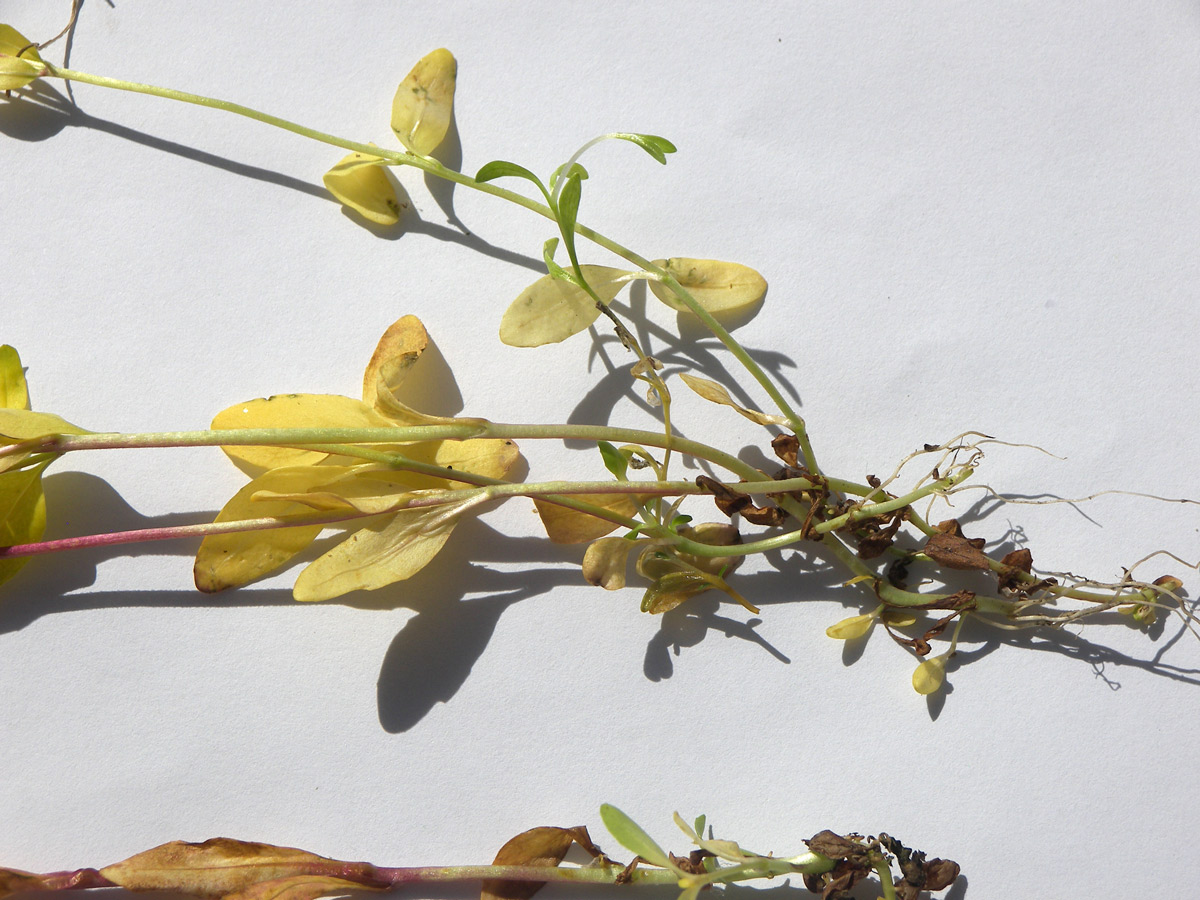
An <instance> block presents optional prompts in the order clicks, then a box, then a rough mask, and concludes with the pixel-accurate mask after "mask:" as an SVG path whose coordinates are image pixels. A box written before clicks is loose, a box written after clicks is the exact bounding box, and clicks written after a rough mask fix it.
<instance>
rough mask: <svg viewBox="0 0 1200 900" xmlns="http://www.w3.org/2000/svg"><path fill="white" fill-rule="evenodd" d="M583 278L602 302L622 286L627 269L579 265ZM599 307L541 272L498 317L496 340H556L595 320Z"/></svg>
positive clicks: (528, 343)
mask: <svg viewBox="0 0 1200 900" xmlns="http://www.w3.org/2000/svg"><path fill="white" fill-rule="evenodd" d="M580 270H581V271H582V272H583V277H584V280H586V281H587V283H588V284H590V285H591V286H592V290H594V291H595V292H596V295H597V296H598V297H599V298H600V299H601V300H602V301H604V302H605V303H609V302H611V301H612V299H613V298H614V297H616V296H617V294H619V293H620V292H621V288H623V287H624V286H625V281H624V280H623V279H624V277H625V276H626V275H628V274H629V273H628V272H625V271H622V270H621V269H612V268H609V267H608V266H580ZM599 315H600V310H598V309H597V308H596V302H595V301H594V300H593V299H592V298H591V297H589V296H588V294H587V292H586V291H584V290H583V289H582V288H579V287H576V286H575V285H573V284H571V283H570V282H568V281H563V280H562V279H561V278H552V277H551V276H549V275H543V276H542V277H541V278H539V279H538V280H537V281H535V282H534V283H533V284H531V285H530V286H529V287H527V288H525V290H523V291H522V292H521V294H520V296H518V297H517V299H516V300H514V301H513V302H512V304H511V305H510V306H509V307H508V309H507V310H506V311H505V313H504V318H503V319H501V321H500V340H501V341H503V342H504V343H506V344H508V345H509V346H510V347H540V346H541V345H542V344H557V343H558V342H559V341H563V340H566V339H567V338H569V337H570V336H571V335H573V334H578V333H579V332H581V331H583V330H584V329H585V328H587V327H588V326H589V325H591V324H592V323H593V322H595V321H596V317H597V316H599Z"/></svg>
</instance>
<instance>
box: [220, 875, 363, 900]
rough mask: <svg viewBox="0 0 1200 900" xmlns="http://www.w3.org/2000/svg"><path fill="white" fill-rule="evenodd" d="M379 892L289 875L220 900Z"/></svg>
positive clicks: (311, 899)
mask: <svg viewBox="0 0 1200 900" xmlns="http://www.w3.org/2000/svg"><path fill="white" fill-rule="evenodd" d="M380 890H383V888H380V887H376V886H374V885H367V884H362V883H361V882H357V881H347V880H346V879H345V878H334V877H333V876H331V875H292V876H289V877H286V878H272V879H270V880H269V881H260V882H258V883H257V884H252V885H250V886H249V887H247V888H245V889H244V890H240V891H235V892H233V893H232V894H226V895H225V896H224V897H223V898H222V900H317V898H319V897H334V896H338V895H341V894H349V893H357V892H358V891H380Z"/></svg>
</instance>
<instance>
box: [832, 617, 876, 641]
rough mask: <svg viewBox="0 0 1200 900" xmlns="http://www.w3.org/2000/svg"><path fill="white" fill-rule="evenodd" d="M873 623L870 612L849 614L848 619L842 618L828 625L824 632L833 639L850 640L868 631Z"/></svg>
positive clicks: (873, 618) (873, 619)
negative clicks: (856, 614) (857, 614)
mask: <svg viewBox="0 0 1200 900" xmlns="http://www.w3.org/2000/svg"><path fill="white" fill-rule="evenodd" d="M873 624H875V617H874V616H873V615H871V614H870V613H867V614H865V615H861V616H851V617H850V618H848V619H842V620H841V621H840V622H835V623H834V624H832V625H830V626H829V627H828V628H826V629H825V634H827V635H828V636H829V637H831V638H833V639H834V640H835V641H852V640H854V639H855V638H860V637H862V636H863V635H864V634H866V633H867V632H868V631H870V630H871V626H872V625H873Z"/></svg>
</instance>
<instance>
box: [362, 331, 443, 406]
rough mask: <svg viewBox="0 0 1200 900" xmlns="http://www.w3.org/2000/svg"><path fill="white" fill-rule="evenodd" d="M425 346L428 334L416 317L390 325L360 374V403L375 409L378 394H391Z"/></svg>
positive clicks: (427, 341)
mask: <svg viewBox="0 0 1200 900" xmlns="http://www.w3.org/2000/svg"><path fill="white" fill-rule="evenodd" d="M428 346H429V333H428V332H427V331H426V330H425V326H424V325H423V324H421V320H420V319H418V318H417V317H416V316H402V317H400V318H399V319H397V320H396V321H395V322H393V323H392V324H391V325H389V326H388V329H387V331H385V332H384V333H383V336H382V337H380V338H379V343H378V344H376V345H375V352H374V353H372V354H371V361H370V362H368V363H367V370H366V371H365V372H364V373H363V394H362V398H363V403H365V404H367V405H368V406H373V407H375V408H376V409H378V408H379V400H378V399H377V398H378V397H379V395H380V394H394V393H395V392H396V390H397V389H398V388H399V387H400V385H401V383H402V382H403V381H404V379H405V378H407V377H408V373H409V371H410V370H411V369H412V367H413V366H414V365H416V363H417V360H418V359H420V358H421V354H422V353H424V352H425V348H426V347H428Z"/></svg>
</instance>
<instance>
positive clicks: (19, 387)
mask: <svg viewBox="0 0 1200 900" xmlns="http://www.w3.org/2000/svg"><path fill="white" fill-rule="evenodd" d="M0 409H29V387H28V385H26V384H25V370H24V369H22V368H21V357H20V356H19V355H18V354H17V351H16V348H14V347H11V346H9V345H8V344H5V345H4V346H3V347H0Z"/></svg>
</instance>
